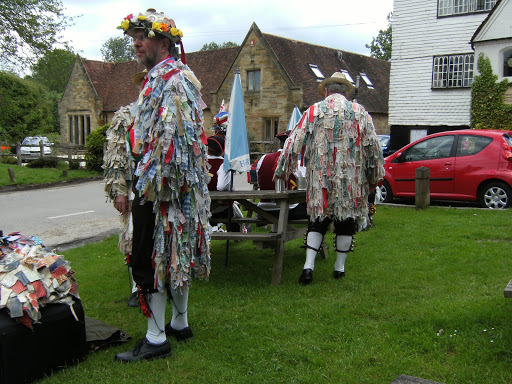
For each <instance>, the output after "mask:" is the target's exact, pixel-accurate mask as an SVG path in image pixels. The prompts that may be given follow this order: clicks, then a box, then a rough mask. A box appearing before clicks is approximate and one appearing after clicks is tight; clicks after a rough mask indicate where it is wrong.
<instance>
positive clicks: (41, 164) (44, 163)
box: [27, 159, 59, 168]
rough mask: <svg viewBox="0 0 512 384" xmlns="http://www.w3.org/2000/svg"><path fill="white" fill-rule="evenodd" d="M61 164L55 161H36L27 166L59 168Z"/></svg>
mask: <svg viewBox="0 0 512 384" xmlns="http://www.w3.org/2000/svg"><path fill="white" fill-rule="evenodd" d="M58 165H59V162H58V161H57V160H54V159H36V160H32V161H31V162H30V163H28V164H27V167H29V168H57V167H58Z"/></svg>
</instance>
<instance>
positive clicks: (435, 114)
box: [389, 0, 512, 149]
mask: <svg viewBox="0 0 512 384" xmlns="http://www.w3.org/2000/svg"><path fill="white" fill-rule="evenodd" d="M511 1H512V0H498V1H496V0H395V2H394V10H393V47H392V48H393V51H392V58H391V73H390V89H389V124H390V131H391V147H392V148H393V149H398V148H400V147H402V146H404V145H406V144H408V143H410V142H411V141H414V140H416V139H418V138H421V137H423V136H426V135H428V134H431V133H435V132H440V131H446V130H453V129H462V128H468V127H469V125H470V105H471V84H472V83H473V74H474V70H475V69H476V61H477V60H476V57H477V56H476V55H475V52H474V51H473V48H472V45H471V39H472V36H473V35H474V34H475V31H477V29H479V27H480V26H481V25H482V23H483V22H484V20H486V17H487V16H488V15H489V14H490V11H491V10H492V9H493V7H494V6H495V5H496V3H498V4H500V3H507V4H509V5H510V3H511ZM508 8H510V7H509V6H507V9H508ZM505 19H506V18H505ZM510 20H512V19H511V18H510V17H509V18H508V19H507V20H506V22H505V20H502V21H500V22H501V23H505V24H506V26H503V28H502V29H503V30H502V31H501V32H502V33H503V32H504V30H505V29H507V28H508V36H510V31H511V29H510V25H511V22H510ZM481 29H482V31H481V32H482V34H484V35H485V34H486V33H487V32H485V31H488V30H489V36H490V32H491V31H490V30H491V29H492V30H494V28H481ZM484 30H485V31H484ZM496 33H498V32H496ZM482 38H484V39H487V35H486V37H482ZM482 44H483V43H482ZM490 44H496V42H494V43H490ZM508 47H509V49H512V48H510V45H509V46H508ZM502 50H506V48H505V47H503V48H502ZM507 52H508V51H507ZM496 65H497V66H498V65H499V63H497V64H496Z"/></svg>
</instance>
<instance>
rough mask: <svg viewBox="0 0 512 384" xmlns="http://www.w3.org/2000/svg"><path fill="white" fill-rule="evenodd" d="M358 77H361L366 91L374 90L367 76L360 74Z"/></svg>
mask: <svg viewBox="0 0 512 384" xmlns="http://www.w3.org/2000/svg"><path fill="white" fill-rule="evenodd" d="M360 75H361V78H362V79H363V80H364V82H365V84H366V87H367V88H368V89H374V88H375V87H374V86H373V83H372V82H371V80H370V78H369V77H368V75H367V74H366V73H364V72H361V73H360Z"/></svg>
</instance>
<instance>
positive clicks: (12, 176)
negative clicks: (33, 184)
mask: <svg viewBox="0 0 512 384" xmlns="http://www.w3.org/2000/svg"><path fill="white" fill-rule="evenodd" d="M7 170H8V171H9V177H10V178H11V181H12V182H13V183H15V182H16V175H15V174H14V171H13V170H12V168H7Z"/></svg>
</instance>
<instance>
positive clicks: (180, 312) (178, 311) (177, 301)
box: [171, 285, 189, 331]
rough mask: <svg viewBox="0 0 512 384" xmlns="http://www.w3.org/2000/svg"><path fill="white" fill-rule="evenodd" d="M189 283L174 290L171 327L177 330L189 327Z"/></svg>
mask: <svg viewBox="0 0 512 384" xmlns="http://www.w3.org/2000/svg"><path fill="white" fill-rule="evenodd" d="M188 291H189V287H188V285H184V286H183V287H180V288H178V289H176V290H174V289H173V290H172V319H171V327H172V328H173V329H175V330H176V331H181V330H182V329H184V328H187V327H188V317H187V308H188Z"/></svg>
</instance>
